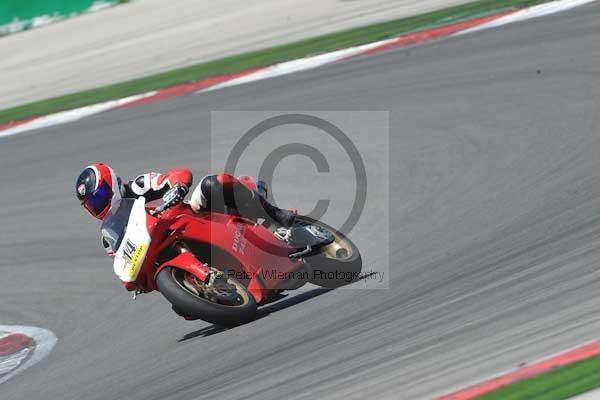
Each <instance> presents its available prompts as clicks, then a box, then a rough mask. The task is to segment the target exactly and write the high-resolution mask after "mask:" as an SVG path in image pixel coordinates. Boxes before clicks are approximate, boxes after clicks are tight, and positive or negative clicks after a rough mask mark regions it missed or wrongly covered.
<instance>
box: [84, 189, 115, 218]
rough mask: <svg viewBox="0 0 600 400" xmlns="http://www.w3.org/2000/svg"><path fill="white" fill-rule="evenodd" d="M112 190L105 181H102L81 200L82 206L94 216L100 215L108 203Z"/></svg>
mask: <svg viewBox="0 0 600 400" xmlns="http://www.w3.org/2000/svg"><path fill="white" fill-rule="evenodd" d="M112 197H113V191H112V189H111V188H110V186H108V184H107V183H106V182H102V183H101V184H100V186H98V189H96V190H95V191H94V193H92V194H91V195H90V196H86V197H85V199H84V200H83V206H84V207H85V208H86V210H88V211H89V212H90V214H92V215H94V216H98V215H100V214H101V213H102V212H103V211H104V210H105V209H106V207H108V206H109V205H110V202H111V200H112Z"/></svg>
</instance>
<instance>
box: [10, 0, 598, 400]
mask: <svg viewBox="0 0 600 400" xmlns="http://www.w3.org/2000/svg"><path fill="white" fill-rule="evenodd" d="M599 20H600V4H598V3H596V4H593V5H590V6H587V7H583V8H579V9H576V10H574V11H571V12H568V13H564V14H560V15H556V16H552V17H548V18H543V19H539V20H533V21H529V22H527V23H523V24H516V25H511V26H507V27H504V28H500V29H497V30H493V31H487V32H484V33H480V34H474V35H468V36H463V37H458V38H451V39H448V40H444V41H441V42H438V43H435V44H432V45H428V46H424V47H419V48H414V49H409V50H400V51H393V52H390V53H385V54H381V55H376V56H372V57H365V58H357V59H354V60H352V61H349V62H344V63H339V64H336V65H332V66H329V67H326V68H322V69H318V70H314V71H310V72H306V73H299V74H295V75H290V76H287V77H282V78H277V79H273V80H269V81H264V82H259V83H256V84H249V85H245V86H240V87H235V88H229V89H225V90H222V91H217V92H212V93H205V94H199V95H193V96H189V97H185V98H180V99H177V100H174V101H170V102H164V103H157V104H153V105H148V106H144V107H140V108H133V109H123V110H118V111H114V112H109V113H106V114H101V115H98V116H96V117H92V118H88V119H86V120H83V121H80V122H78V123H72V124H68V125H64V126H59V127H55V128H51V129H46V130H44V131H37V132H30V133H26V134H22V135H19V136H14V137H8V138H5V139H2V140H0V172H1V175H0V176H1V182H2V200H1V202H0V205H1V206H0V220H1V221H2V224H1V225H0V226H1V227H0V254H1V257H0V268H1V271H2V279H1V280H0V322H1V323H2V324H8V325H10V324H14V325H31V326H39V327H43V328H46V329H50V330H52V331H53V332H54V333H55V334H56V335H57V337H58V340H59V341H58V344H57V346H56V347H55V349H54V351H53V352H52V354H50V356H49V357H48V358H46V359H45V360H44V361H42V362H41V363H39V364H38V365H36V366H34V367H32V368H30V369H29V370H27V371H26V372H24V373H22V374H20V375H18V376H16V377H15V378H13V379H11V380H10V381H8V382H6V383H4V384H2V387H1V388H0V390H1V392H0V393H1V397H2V399H3V400H16V399H19V400H21V399H28V400H34V399H43V400H53V399H56V400H69V399H77V400H80V399H86V400H95V399H127V400H137V399H143V400H152V399H161V400H167V399H204V398H206V399H214V398H221V399H262V400H270V399H277V400H279V399H286V400H287V399H364V398H368V399H418V398H431V397H433V396H435V395H441V394H444V393H446V392H448V391H451V390H453V389H458V388H460V387H462V386H464V385H466V384H468V383H474V382H476V381H479V380H481V379H483V378H486V377H489V376H490V375H493V374H496V373H499V372H502V371H505V370H507V369H511V368H515V367H517V366H518V365H520V364H521V363H524V362H529V361H532V360H535V359H537V358H539V357H542V356H547V355H550V354H552V353H555V352H557V351H560V350H564V349H567V348H570V347H572V346H576V345H579V344H581V343H583V342H586V341H588V340H591V339H595V338H598V337H600V271H599V263H600V156H599V154H600V116H599V114H600V113H599V111H600V79H598V78H599V77H600V30H599V29H598V21H599ZM273 109H275V110H343V111H348V110H349V111H352V110H354V111H360V110H384V111H389V112H390V113H391V114H390V115H391V144H390V149H389V150H390V154H391V161H390V168H391V173H390V178H391V183H390V196H391V198H390V210H389V215H390V217H391V223H390V241H389V243H387V242H384V243H381V242H379V243H378V242H377V241H375V240H374V238H373V233H372V232H370V231H369V232H364V231H361V230H358V229H357V230H355V231H354V232H353V233H352V236H353V238H354V239H355V241H356V242H357V244H358V245H359V247H362V248H363V249H365V251H366V253H368V254H376V253H377V252H378V251H379V250H381V251H383V249H384V248H386V247H387V246H388V245H389V246H390V260H391V261H390V265H389V268H390V270H391V274H392V276H391V281H390V283H389V289H387V290H336V291H330V292H327V291H323V290H309V291H303V292H299V293H296V294H295V295H294V294H292V295H291V296H290V297H288V298H287V299H284V300H283V301H282V302H281V303H278V304H277V305H275V306H270V307H268V308H267V309H266V310H264V311H263V312H262V314H261V316H262V318H260V319H259V320H258V321H256V322H253V323H251V324H248V325H245V326H242V327H238V328H236V329H232V330H228V331H221V330H219V329H215V328H214V327H211V326H210V325H208V324H205V323H203V322H186V321H184V320H182V319H180V318H179V317H177V316H176V315H175V314H174V313H172V312H170V310H169V307H168V304H167V303H166V301H165V300H164V299H163V298H162V297H161V296H160V295H158V294H152V295H146V296H140V297H139V298H138V300H136V302H132V301H131V300H130V297H129V296H128V294H127V293H125V292H124V291H123V289H122V288H121V287H120V285H119V283H118V281H117V280H116V278H115V277H114V276H113V273H112V268H111V265H110V260H109V259H107V258H106V257H105V256H104V254H103V251H102V249H101V247H100V245H99V241H98V233H97V224H96V222H95V221H92V220H91V219H90V218H89V217H88V216H86V215H84V213H83V211H82V210H81V209H79V205H78V203H77V201H76V199H75V197H74V195H73V190H74V188H73V185H74V180H75V177H76V175H77V173H78V172H79V170H80V169H81V168H82V167H83V166H85V165H86V164H87V163H89V162H92V161H96V160H100V159H103V160H108V161H110V162H111V163H112V164H113V165H114V166H115V167H116V168H117V169H118V170H119V171H120V172H121V173H122V174H123V175H124V176H135V175H136V174H137V173H141V172H144V171H147V170H152V169H156V170H161V169H163V168H166V167H169V166H177V165H191V166H192V168H193V170H194V172H195V173H196V175H197V176H202V175H203V174H204V173H206V172H207V170H208V169H209V158H208V154H209V145H210V143H209V136H208V133H207V132H208V131H209V128H210V121H209V113H210V111H212V110H273ZM234 122H235V121H234ZM368 134H369V133H368V132H365V138H368ZM227 139H228V138H227V137H223V138H222V141H219V142H216V143H212V145H215V146H219V145H222V146H227V145H228V143H229V142H228V140H227ZM229 145H231V143H229ZM224 150H225V151H226V150H227V149H226V148H224ZM384 150H385V149H382V151H384ZM334 161H335V160H330V163H331V164H333V163H334ZM282 165H283V164H282ZM292 172H294V171H291V172H283V174H288V175H291V174H292ZM339 185H343V182H340V183H339ZM322 189H323V190H328V188H325V187H324V188H322ZM312 190H313V191H314V192H315V198H316V197H317V195H318V194H319V190H320V188H318V187H316V188H314V187H313V188H312ZM277 196H278V198H281V199H282V201H281V202H282V203H283V202H284V200H286V204H289V205H290V206H292V205H295V204H291V202H290V199H294V198H295V196H298V197H301V198H302V199H303V200H302V201H306V204H307V205H310V204H313V203H314V202H313V201H311V196H310V195H306V194H302V195H299V194H298V189H297V187H296V186H295V185H292V184H290V185H289V187H288V188H286V187H284V186H278V188H277ZM303 204H304V203H302V204H300V206H299V207H300V209H302V206H303ZM371 206H373V205H371ZM382 212H386V210H383V211H382ZM377 246H380V248H379V247H377ZM377 262H378V261H373V259H372V256H370V257H365V265H366V266H369V265H370V264H371V263H374V264H377Z"/></svg>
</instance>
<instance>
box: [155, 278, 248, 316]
mask: <svg viewBox="0 0 600 400" xmlns="http://www.w3.org/2000/svg"><path fill="white" fill-rule="evenodd" d="M156 285H157V286H158V289H159V290H160V292H161V293H162V294H163V296H165V298H166V299H167V300H168V301H169V302H170V303H171V304H172V305H173V308H174V309H175V310H177V313H178V314H179V315H182V316H185V317H186V318H189V319H202V320H204V321H207V322H211V323H213V324H217V325H222V326H235V325H241V324H244V323H246V322H249V321H252V320H253V319H254V317H255V316H256V309H257V306H256V302H255V300H254V297H252V295H251V294H250V293H249V292H248V290H247V289H246V287H245V286H244V285H242V284H241V283H240V282H238V281H237V280H235V279H233V278H227V280H226V282H225V281H224V282H222V283H220V284H218V285H217V284H215V285H213V286H209V285H208V284H206V283H204V282H202V281H200V280H199V279H197V278H196V277H195V276H194V275H192V274H190V273H189V272H186V271H184V270H181V269H179V268H174V267H167V268H165V269H163V270H162V271H161V272H160V273H159V274H158V276H157V277H156Z"/></svg>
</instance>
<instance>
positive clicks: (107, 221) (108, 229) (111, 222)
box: [100, 199, 135, 253]
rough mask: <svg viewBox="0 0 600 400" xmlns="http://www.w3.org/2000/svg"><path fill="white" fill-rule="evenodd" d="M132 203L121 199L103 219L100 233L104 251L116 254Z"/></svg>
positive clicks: (132, 201) (133, 201)
mask: <svg viewBox="0 0 600 400" xmlns="http://www.w3.org/2000/svg"><path fill="white" fill-rule="evenodd" d="M134 203H135V200H134V199H121V201H120V202H119V203H118V205H117V204H115V205H114V206H113V207H112V208H111V209H110V211H109V212H108V214H107V215H106V217H105V218H104V222H102V227H101V228H100V231H101V232H102V245H103V246H104V248H105V249H106V250H110V251H111V252H112V253H116V251H117V250H118V249H119V246H121V242H122V241H123V238H124V237H125V232H126V231H127V222H128V221H129V214H131V208H132V207H133V204H134Z"/></svg>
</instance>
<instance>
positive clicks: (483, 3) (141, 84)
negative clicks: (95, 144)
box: [0, 0, 549, 124]
mask: <svg viewBox="0 0 600 400" xmlns="http://www.w3.org/2000/svg"><path fill="white" fill-rule="evenodd" d="M546 1H549V0H480V1H476V2H473V3H467V4H464V5H460V6H456V7H451V8H447V9H443V10H439V11H435V12H431V13H428V14H423V15H418V16H415V17H410V18H403V19H398V20H394V21H389V22H384V23H379V24H375V25H370V26H365V27H361V28H355V29H350V30H347V31H343V32H337V33H333V34H328V35H324V36H319V37H315V38H311V39H307V40H302V41H299V42H295V43H291V44H287V45H283V46H277V47H273V48H269V49H265V50H260V51H255V52H251V53H245V54H241V55H236V56H232V57H227V58H224V59H221V60H216V61H211V62H207V63H203V64H198V65H193V66H190V67H185V68H180V69H176V70H173V71H169V72H165V73H161V74H157V75H152V76H148V77H145V78H141V79H135V80H131V81H127V82H122V83H117V84H114V85H110V86H104V87H99V88H95V89H91V90H86V91H83V92H78V93H73V94H68V95H65V96H60V97H54V98H51V99H48V100H42V101H37V102H34V103H30V104H26V105H22V106H18V107H14V108H10V109H6V110H2V111H0V124H5V123H8V122H11V121H18V120H22V119H26V118H30V117H35V116H40V115H47V114H51V113H54V112H58V111H63V110H69V109H72V108H77V107H82V106H86V105H90V104H95V103H99V102H103V101H108V100H114V99H118V98H122V97H127V96H131V95H134V94H139V93H144V92H148V91H151V90H156V89H161V88H165V87H169V86H174V85H177V84H181V83H186V82H193V81H197V80H201V79H204V78H208V77H211V76H217V75H225V74H230V73H235V72H241V71H244V70H247V69H250V68H257V67H264V66H268V65H272V64H276V63H280V62H284V61H289V60H293V59H296V58H301V57H305V56H308V55H314V54H319V53H325V52H329V51H333V50H338V49H342V48H346V47H351V46H357V45H361V44H365V43H370V42H374V41H378V40H383V39H387V38H391V37H395V36H399V35H401V34H404V33H407V32H412V31H417V30H422V29H426V28H428V27H431V26H437V25H443V24H447V23H450V22H453V21H457V20H461V19H466V18H469V17H473V16H478V15H485V14H489V13H492V12H495V11H499V10H508V9H515V8H522V7H528V6H532V5H535V4H539V3H544V2H546Z"/></svg>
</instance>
